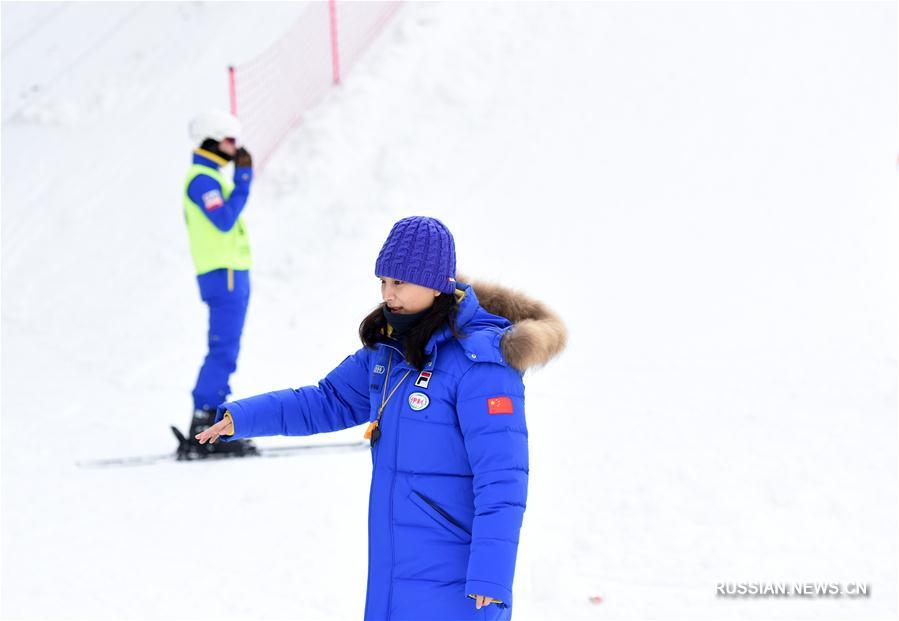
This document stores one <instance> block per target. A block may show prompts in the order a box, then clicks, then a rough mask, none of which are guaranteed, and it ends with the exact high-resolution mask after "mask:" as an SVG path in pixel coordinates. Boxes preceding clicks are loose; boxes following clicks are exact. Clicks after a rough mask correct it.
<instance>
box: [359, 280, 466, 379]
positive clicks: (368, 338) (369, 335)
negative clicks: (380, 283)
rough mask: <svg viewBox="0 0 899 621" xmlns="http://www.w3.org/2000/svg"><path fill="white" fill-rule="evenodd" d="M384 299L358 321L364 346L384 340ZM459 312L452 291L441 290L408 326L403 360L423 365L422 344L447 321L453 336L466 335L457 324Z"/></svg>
mask: <svg viewBox="0 0 899 621" xmlns="http://www.w3.org/2000/svg"><path fill="white" fill-rule="evenodd" d="M384 306H386V302H381V303H380V304H378V307H377V308H375V310H373V311H372V312H370V313H369V314H368V315H367V316H366V317H365V319H363V320H362V323H361V324H359V338H360V340H361V341H362V344H363V345H365V346H366V347H370V348H372V349H374V346H375V343H378V342H384V341H386V340H387V336H386V334H387V318H386V317H385V316H384ZM458 312H459V303H458V302H457V301H456V296H455V295H454V294H452V293H441V294H440V295H438V296H437V297H435V298H434V304H433V305H432V306H431V309H430V312H429V313H428V314H427V315H425V316H424V317H422V318H421V321H419V322H418V323H417V324H415V325H414V326H412V327H411V328H409V331H408V332H406V335H405V337H404V338H403V345H404V346H405V349H406V352H405V355H406V360H408V361H409V364H411V365H412V366H413V367H415V368H416V369H418V370H419V371H421V370H422V369H423V368H424V365H425V346H426V345H427V344H428V340H430V338H431V335H432V334H434V332H435V331H437V330H440V329H441V328H443V326H445V325H449V329H450V331H451V332H452V333H453V336H455V337H456V338H460V337H463V336H465V335H464V334H463V333H462V332H460V331H459V330H458V328H456V315H457V313H458Z"/></svg>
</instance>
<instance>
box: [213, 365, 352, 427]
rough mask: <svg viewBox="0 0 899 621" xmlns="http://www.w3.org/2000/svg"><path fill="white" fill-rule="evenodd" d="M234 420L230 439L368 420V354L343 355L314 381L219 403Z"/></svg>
mask: <svg viewBox="0 0 899 621" xmlns="http://www.w3.org/2000/svg"><path fill="white" fill-rule="evenodd" d="M226 410H227V411H228V412H229V413H230V414H231V419H232V420H233V422H234V435H231V436H227V437H225V436H223V437H222V438H221V440H222V441H225V442H228V441H231V440H236V439H238V438H254V437H259V436H277V435H282V436H311V435H313V434H316V433H325V432H327V431H339V430H341V429H346V428H348V427H354V426H356V425H361V424H362V423H366V422H368V418H369V400H368V352H367V350H366V349H365V348H364V347H363V348H361V349H359V350H358V351H357V352H356V353H354V354H352V355H350V356H347V357H346V358H345V359H344V360H343V362H341V363H340V364H339V365H338V366H337V368H335V369H334V370H333V371H331V372H330V373H328V375H327V376H326V377H325V378H324V379H322V380H321V381H320V382H319V383H318V385H314V386H304V387H303V388H296V389H293V388H287V389H285V390H276V391H273V392H268V393H265V394H262V395H257V396H255V397H248V398H246V399H238V400H236V401H229V402H227V403H223V404H221V405H220V406H218V410H217V412H216V416H215V420H216V422H218V421H220V420H222V418H224V415H225V411H226Z"/></svg>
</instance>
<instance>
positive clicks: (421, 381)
mask: <svg viewBox="0 0 899 621" xmlns="http://www.w3.org/2000/svg"><path fill="white" fill-rule="evenodd" d="M430 381H431V372H430V371H422V372H421V373H420V374H419V376H418V379H417V380H415V385H416V386H418V387H419V388H427V387H428V382H430Z"/></svg>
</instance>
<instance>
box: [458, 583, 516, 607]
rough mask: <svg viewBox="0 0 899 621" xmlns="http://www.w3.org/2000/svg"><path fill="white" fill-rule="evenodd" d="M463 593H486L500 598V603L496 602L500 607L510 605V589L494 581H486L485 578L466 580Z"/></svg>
mask: <svg viewBox="0 0 899 621" xmlns="http://www.w3.org/2000/svg"><path fill="white" fill-rule="evenodd" d="M465 594H466V595H486V596H487V597H492V598H493V599H499V600H502V603H501V604H497V605H498V606H499V607H500V608H510V607H511V606H512V591H511V590H510V589H507V588H506V587H504V586H503V585H501V584H496V583H495V582H487V581H486V580H466V581H465Z"/></svg>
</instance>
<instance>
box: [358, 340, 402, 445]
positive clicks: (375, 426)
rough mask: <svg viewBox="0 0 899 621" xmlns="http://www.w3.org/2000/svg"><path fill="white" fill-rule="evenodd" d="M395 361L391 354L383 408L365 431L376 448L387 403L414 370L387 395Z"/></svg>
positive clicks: (385, 381)
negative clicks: (391, 369) (391, 364)
mask: <svg viewBox="0 0 899 621" xmlns="http://www.w3.org/2000/svg"><path fill="white" fill-rule="evenodd" d="M392 361H393V352H390V358H388V359H387V373H386V374H385V375H384V394H383V395H381V407H380V408H378V417H377V418H376V419H375V420H374V421H372V422H371V423H369V425H368V429H366V430H365V436H363V437H364V438H365V439H366V440H370V441H371V445H372V446H374V445H375V442H377V441H378V438H380V437H381V429H380V426H379V424H380V421H381V414H383V413H384V408H385V407H387V403H388V402H389V401H390V398H391V397H392V396H393V393H395V392H396V389H397V388H399V387H400V384H402V383H403V381H405V379H406V378H407V377H409V374H410V373H411V372H412V369H409V370H408V371H406V374H405V375H404V376H403V377H402V379H400V381H398V382H397V383H396V386H394V387H393V390H391V391H390V394H389V395H388V394H387V382H389V381H390V363H391V362H392Z"/></svg>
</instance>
